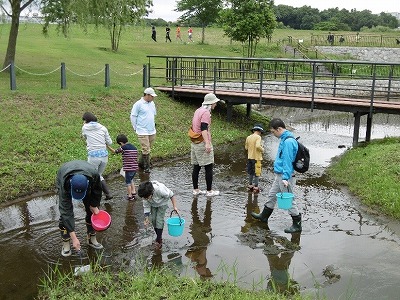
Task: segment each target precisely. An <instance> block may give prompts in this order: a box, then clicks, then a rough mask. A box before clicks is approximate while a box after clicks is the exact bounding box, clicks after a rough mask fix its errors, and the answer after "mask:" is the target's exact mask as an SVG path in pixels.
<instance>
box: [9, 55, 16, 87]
mask: <svg viewBox="0 0 400 300" xmlns="http://www.w3.org/2000/svg"><path fill="white" fill-rule="evenodd" d="M9 68H10V89H11V90H12V91H15V90H16V89H17V79H16V76H15V65H14V62H13V61H12V62H11V63H10V67H9Z"/></svg>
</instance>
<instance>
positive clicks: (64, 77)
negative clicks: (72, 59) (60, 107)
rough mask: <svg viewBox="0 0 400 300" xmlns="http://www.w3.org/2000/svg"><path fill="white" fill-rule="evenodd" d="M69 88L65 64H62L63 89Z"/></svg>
mask: <svg viewBox="0 0 400 300" xmlns="http://www.w3.org/2000/svg"><path fill="white" fill-rule="evenodd" d="M66 88H67V76H66V73H65V63H61V89H62V90H64V89H66Z"/></svg>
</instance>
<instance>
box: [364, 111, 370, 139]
mask: <svg viewBox="0 0 400 300" xmlns="http://www.w3.org/2000/svg"><path fill="white" fill-rule="evenodd" d="M371 131H372V115H371V114H368V116H367V132H366V135H365V140H366V141H367V142H369V141H371Z"/></svg>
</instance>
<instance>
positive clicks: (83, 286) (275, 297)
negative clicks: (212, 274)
mask: <svg viewBox="0 0 400 300" xmlns="http://www.w3.org/2000/svg"><path fill="white" fill-rule="evenodd" d="M100 298H107V299H170V300H173V299H176V300H190V299H216V300H225V299H231V300H254V299H255V300H258V299H260V300H261V299H263V300H283V299H288V298H287V296H285V295H282V294H278V293H273V292H267V291H250V290H244V289H240V288H238V287H237V286H236V285H235V284H233V283H229V282H224V283H215V282H213V281H212V280H204V279H200V278H182V277H178V276H176V275H175V274H174V273H173V271H172V270H169V269H166V268H161V269H152V270H147V271H144V272H140V273H139V274H132V273H128V272H120V273H118V274H112V273H110V272H89V273H86V274H84V275H83V276H80V277H79V278H78V279H77V278H76V277H74V276H73V275H71V274H70V275H62V274H60V273H58V272H57V271H55V272H53V273H51V274H50V275H49V277H48V278H47V279H46V280H45V281H43V283H42V286H41V289H40V292H39V296H38V297H37V299H39V300H45V299H68V300H71V299H80V300H89V299H100ZM290 299H293V300H296V299H298V300H299V299H305V298H304V297H302V296H300V295H291V296H290Z"/></svg>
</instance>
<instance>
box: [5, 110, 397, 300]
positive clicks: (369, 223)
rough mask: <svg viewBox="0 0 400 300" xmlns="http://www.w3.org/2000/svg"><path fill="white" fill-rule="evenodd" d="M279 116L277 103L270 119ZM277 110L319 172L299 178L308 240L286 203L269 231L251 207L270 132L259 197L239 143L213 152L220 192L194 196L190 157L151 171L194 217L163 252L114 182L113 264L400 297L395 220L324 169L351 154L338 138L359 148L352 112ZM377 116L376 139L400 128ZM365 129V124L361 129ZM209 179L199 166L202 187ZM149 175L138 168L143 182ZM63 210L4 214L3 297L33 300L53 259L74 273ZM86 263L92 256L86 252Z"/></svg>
mask: <svg viewBox="0 0 400 300" xmlns="http://www.w3.org/2000/svg"><path fill="white" fill-rule="evenodd" d="M276 113H277V112H276V111H270V114H271V115H274V114H276ZM279 113H280V115H283V113H284V115H286V116H290V120H292V121H291V122H292V123H291V124H290V125H291V126H293V127H294V128H295V129H296V135H299V136H301V140H302V141H303V143H304V144H306V145H307V146H309V148H310V151H311V155H312V168H311V171H310V172H308V173H306V174H304V175H300V176H298V178H297V184H298V188H297V195H298V199H299V202H300V208H301V210H302V212H303V217H304V221H303V232H302V234H301V236H292V235H290V234H286V233H284V232H283V229H284V228H286V227H287V226H288V225H290V223H291V219H290V217H289V216H288V215H287V212H286V211H284V210H280V209H276V210H275V211H274V213H273V215H272V216H271V218H270V224H269V230H267V228H266V227H265V226H264V225H263V224H260V223H258V222H255V221H254V220H253V219H252V218H251V217H250V212H251V211H253V210H259V209H260V208H262V206H263V204H264V202H265V193H266V191H267V190H268V186H269V184H270V182H271V181H272V179H273V174H272V173H271V158H272V157H274V155H275V152H274V151H276V146H277V142H278V140H277V139H276V138H274V137H271V136H266V137H264V143H265V146H266V148H267V151H268V153H267V155H266V161H265V164H264V170H263V177H262V179H261V186H262V187H264V189H265V192H262V193H260V194H259V195H258V196H257V195H256V196H254V195H251V194H248V193H247V192H246V190H245V187H246V185H247V184H246V174H245V164H246V159H245V158H246V156H245V152H244V150H243V145H242V143H240V144H238V145H229V146H224V147H218V148H217V149H216V166H215V177H214V178H215V179H214V181H215V188H217V189H219V190H220V191H221V192H222V194H221V196H219V197H215V198H214V199H212V200H208V199H206V198H205V196H199V197H198V198H193V196H192V195H191V191H192V187H191V166H190V162H189V158H188V157H187V156H186V157H182V158H180V159H177V160H175V161H170V162H166V163H164V164H161V165H158V166H156V167H154V169H153V171H152V173H151V179H156V180H159V181H161V182H163V183H165V184H166V185H167V186H169V187H170V188H171V189H172V190H173V191H174V192H175V194H176V195H177V199H178V208H179V209H180V211H181V215H182V217H183V218H184V219H185V220H186V224H185V230H184V233H183V235H182V236H180V237H171V236H169V235H168V232H167V228H165V231H164V246H163V250H162V252H161V253H155V252H153V249H152V240H153V239H154V235H153V232H152V230H150V229H147V230H146V229H145V228H144V227H143V224H142V221H143V209H142V205H141V203H140V201H138V200H137V201H135V202H128V201H126V200H124V196H125V194H126V193H125V186H124V182H123V180H122V177H121V178H116V179H115V180H114V181H112V182H109V183H110V187H111V188H112V190H113V191H114V194H115V195H116V197H115V198H114V199H112V200H111V201H108V202H104V201H103V202H102V208H103V209H106V210H107V211H108V212H109V213H110V214H111V215H112V218H113V222H112V226H111V227H110V228H109V229H108V230H107V231H105V232H102V233H99V234H98V238H99V240H100V241H101V242H102V243H103V244H104V246H105V253H104V255H103V257H102V259H104V260H107V263H111V264H113V266H114V267H116V268H119V267H131V268H132V267H134V266H135V263H136V262H137V261H138V260H144V261H145V262H147V263H148V264H154V265H162V264H172V265H174V266H175V267H177V269H178V270H179V272H180V273H181V274H182V275H185V276H202V277H204V278H212V279H213V280H231V281H235V282H237V284H238V285H240V286H242V287H246V288H253V287H255V288H257V289H266V288H268V287H271V282H270V279H271V278H274V279H275V283H276V284H278V285H279V284H280V285H281V286H283V287H285V286H287V284H286V283H287V281H288V280H290V282H291V283H292V284H293V283H297V285H296V289H298V290H300V292H301V293H304V294H308V295H312V298H315V299H317V298H320V297H326V298H328V299H398V295H399V292H400V288H399V287H398V283H399V282H400V272H399V271H398V257H400V247H399V245H400V239H399V235H398V233H399V232H400V231H399V230H398V228H399V226H398V222H388V221H385V220H384V219H383V218H376V217H374V216H370V215H368V214H367V213H365V212H364V211H363V209H362V208H361V207H360V205H359V204H358V202H357V200H356V199H353V198H352V197H351V195H348V194H347V193H346V192H344V191H342V190H341V189H340V188H339V187H337V186H335V185H334V184H333V183H332V182H331V181H330V180H329V178H327V176H326V175H324V173H323V172H324V169H325V167H326V166H327V165H328V164H329V162H330V159H331V158H332V157H333V156H336V155H339V154H340V153H342V152H343V151H344V150H345V148H338V146H339V145H343V146H345V147H350V146H351V143H352V133H353V129H352V122H353V120H352V117H351V116H348V115H341V116H335V117H332V116H330V117H327V116H323V115H321V116H319V117H318V118H314V119H313V120H312V121H301V120H300V118H299V116H303V117H305V115H304V114H303V113H299V112H298V111H296V110H293V111H292V110H288V111H284V112H282V111H280V112H279ZM277 116H279V115H277ZM307 117H308V116H307ZM385 118H386V119H385ZM388 119H390V120H389V121H387V120H388ZM374 123H375V124H377V125H374V128H373V133H372V134H373V138H375V137H379V138H380V137H383V136H389V135H397V136H398V135H399V132H400V131H399V128H398V125H390V124H400V123H399V122H398V120H396V119H395V120H393V118H392V116H390V117H383V118H382V120H379V124H378V120H377V118H376V117H375V118H374ZM364 132H365V130H360V133H361V134H364ZM360 139H361V140H362V139H363V136H362V135H361V136H360ZM202 172H203V171H202ZM203 176H204V173H201V180H200V183H201V184H203V186H202V187H203V188H204V178H203ZM144 179H145V178H144V177H143V175H141V177H138V178H137V183H139V181H140V180H144ZM75 211H76V214H77V219H78V228H77V232H78V234H79V236H80V237H81V238H83V236H84V233H85V226H84V211H83V210H79V209H76V210H75ZM58 217H59V215H58V209H57V198H56V196H51V197H43V198H36V199H32V200H30V201H27V202H24V203H19V204H16V205H11V206H9V207H6V208H3V209H1V210H0V264H1V266H2V267H1V269H0V298H1V299H31V298H33V297H34V296H35V295H36V294H37V284H39V283H40V278H42V277H43V274H44V272H45V271H46V270H47V269H48V267H49V266H50V267H54V266H55V265H58V266H59V268H61V269H66V268H68V267H69V266H71V265H72V266H78V265H80V260H79V257H78V256H77V255H76V254H74V255H72V256H71V257H69V258H63V257H61V255H60V251H61V240H60V236H59V231H58V229H57V220H58ZM166 217H167V216H166ZM288 245H294V246H295V247H294V248H290V247H288ZM297 245H299V246H297ZM84 248H85V249H84V250H86V252H87V254H88V257H89V258H91V259H94V258H95V257H96V253H95V252H94V250H92V249H88V248H87V247H86V246H85V247H84ZM84 263H85V264H86V263H88V258H87V256H85V259H84Z"/></svg>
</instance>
